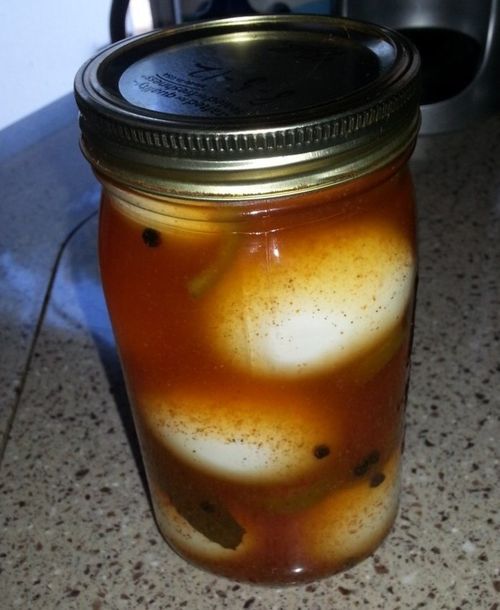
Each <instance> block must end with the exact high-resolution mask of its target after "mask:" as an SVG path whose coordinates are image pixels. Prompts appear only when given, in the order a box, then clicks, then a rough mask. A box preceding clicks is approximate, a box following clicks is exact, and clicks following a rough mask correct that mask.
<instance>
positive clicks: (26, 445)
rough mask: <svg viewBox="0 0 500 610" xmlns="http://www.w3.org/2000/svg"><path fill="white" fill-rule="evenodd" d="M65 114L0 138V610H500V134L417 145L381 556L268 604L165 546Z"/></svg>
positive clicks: (88, 187)
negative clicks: (406, 321)
mask: <svg viewBox="0 0 500 610" xmlns="http://www.w3.org/2000/svg"><path fill="white" fill-rule="evenodd" d="M77 138H78V135H77V125H76V114H75V110H74V107H73V106H72V104H71V102H70V101H69V99H65V100H63V101H62V102H61V103H60V104H59V105H56V106H55V107H53V108H52V109H48V110H45V111H42V112H40V113H38V115H37V116H35V117H31V118H30V119H27V120H26V121H25V122H23V123H22V124H20V125H17V126H15V128H9V129H8V130H6V131H4V132H2V133H1V134H0V158H1V159H0V161H1V163H0V189H1V192H2V195H1V204H0V205H1V207H0V215H1V222H0V243H1V251H0V278H1V285H2V288H1V292H0V342H1V352H0V399H1V404H0V435H1V438H2V446H1V448H2V453H1V458H2V462H1V470H0V607H1V608H2V609H3V608H5V609H8V610H10V609H12V608H22V609H23V610H25V609H39V608H40V609H42V608H43V609H48V610H51V609H55V608H62V609H73V608H89V609H91V610H101V609H108V608H109V609H115V608H116V609H122V608H123V609H128V608H131V609H135V608H151V609H153V608H154V609H162V610H163V609H167V608H187V609H188V610H191V609H193V610H195V609H196V610H197V609H201V610H210V609H219V608H228V609H230V610H237V609H251V610H299V609H300V610H323V609H325V610H336V609H340V610H350V609H351V608H369V609H384V610H403V609H417V608H431V609H433V608H436V609H446V610H455V609H460V610H469V609H470V610H481V609H485V610H496V609H497V608H500V573H499V560H500V531H499V530H500V523H499V518H498V510H499V508H500V496H499V444H500V426H499V394H500V392H499V390H500V323H499V317H500V316H499V312H500V119H499V118H493V119H491V120H489V121H487V122H486V123H485V124H484V125H483V126H482V127H481V128H476V129H475V130H467V131H464V132H462V133H456V134H451V135H442V136H433V137H425V138H421V140H420V141H419V143H418V146H417V150H416V153H415V155H414V157H413V160H412V166H413V170H414V176H415V182H416V189H417V195H418V200H419V210H420V212H419V214H420V248H421V266H420V287H419V295H418V305H417V325H416V335H415V344H414V355H413V376H412V382H411V388H410V395H409V406H408V431H407V445H406V453H405V466H404V477H403V484H404V485H403V495H402V504H401V510H400V513H399V517H398V519H397V522H396V525H395V527H394V529H393V531H392V533H391V534H390V535H389V537H388V538H387V540H386V541H385V542H384V544H383V545H382V547H381V548H380V549H379V550H378V551H377V552H376V554H375V555H374V556H372V557H371V558H369V559H367V560H365V561H364V562H363V563H361V564H360V565H359V566H357V567H355V568H354V569H352V570H350V571H349V572H346V573H343V574H341V575H338V576H335V577H332V578H329V579H326V580H323V581H320V582H317V583H314V584H310V585H304V586H300V587H291V588H286V589H265V588H260V587H252V586H249V585H241V584H237V583H234V582H230V581H228V580H225V579H219V578H216V577H214V576H211V575H210V574H206V573H204V572H201V571H199V570H197V569H195V568H193V567H191V566H190V565H188V564H186V563H185V562H184V561H183V560H181V559H179V558H178V557H177V556H176V555H175V554H174V553H173V552H172V551H171V550H170V549H169V547H168V546H167V545H166V544H165V543H164V542H163V540H162V538H161V537H160V534H159V533H158V530H157V528H156V526H155V523H154V521H153V517H152V514H151V509H150V506H149V504H148V500H147V496H146V494H145V490H144V477H143V472H142V469H141V466H140V460H139V458H138V449H137V442H136V438H135V436H134V432H133V427H132V423H131V417H130V413H129V410H128V406H127V402H126V398H125V395H124V389H123V382H122V378H121V375H120V372H119V367H118V364H117V359H116V356H115V352H114V346H113V339H112V336H111V333H110V329H109V323H108V318H107V315H106V311H105V308H104V304H103V300H102V296H101V292H100V288H99V283H98V276H97V268H96V255H95V238H96V220H97V219H96V210H97V198H98V192H97V188H96V185H95V183H94V181H93V178H92V176H91V174H90V171H89V169H88V167H87V166H86V163H85V161H84V160H83V159H82V158H81V156H80V153H79V150H78V146H77Z"/></svg>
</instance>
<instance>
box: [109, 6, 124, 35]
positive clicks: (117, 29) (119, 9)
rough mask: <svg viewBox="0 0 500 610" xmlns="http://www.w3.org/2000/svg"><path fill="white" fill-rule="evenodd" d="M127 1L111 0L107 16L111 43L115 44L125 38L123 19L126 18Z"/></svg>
mask: <svg viewBox="0 0 500 610" xmlns="http://www.w3.org/2000/svg"><path fill="white" fill-rule="evenodd" d="M128 4H129V0H113V2H112V3H111V12H110V14H109V34H110V37H111V42H117V41H118V40H122V39H123V38H125V37H126V36H127V33H126V31H125V18H126V16H127V9H128Z"/></svg>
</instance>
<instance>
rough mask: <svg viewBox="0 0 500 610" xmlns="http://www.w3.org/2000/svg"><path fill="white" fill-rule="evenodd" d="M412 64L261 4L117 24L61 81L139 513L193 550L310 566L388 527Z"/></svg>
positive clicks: (404, 291) (381, 38)
mask: <svg viewBox="0 0 500 610" xmlns="http://www.w3.org/2000/svg"><path fill="white" fill-rule="evenodd" d="M418 72H419V62H418V57H417V56H416V53H415V50H414V49H413V47H412V46H411V44H410V43H409V42H407V41H406V40H405V39H404V38H403V37H401V36H400V35H398V34H397V33H395V32H390V31H388V30H386V29H383V28H379V27H376V26H373V25H369V24H361V23H356V22H353V21H348V20H340V19H333V18H325V17H304V16H301V17H297V16H279V17H248V18H237V19H228V20H219V21H213V22H204V23H203V22H201V23H198V24H194V25H193V24H191V25H186V26H181V27H177V28H174V29H170V30H164V31H159V32H155V33H151V34H148V35H145V36H141V37H137V38H134V39H130V40H126V41H124V42H121V43H118V44H116V45H113V46H111V47H109V48H108V49H106V50H104V51H103V52H101V53H100V54H99V55H98V56H96V57H95V58H93V59H92V60H90V61H89V62H88V63H87V64H86V65H84V66H83V67H82V69H81V70H80V72H79V74H78V75H77V79H76V97H77V101H78V104H79V107H80V111H81V127H82V148H83V151H84V154H85V155H86V157H87V158H88V159H89V161H90V162H91V164H92V166H93V168H94V170H95V173H96V175H97V177H98V178H99V180H100V181H101V183H102V185H103V198H102V207H101V216H100V265H101V272H102V282H103V288H104V292H105V296H106V300H107V304H108V308H109V312H110V316H111V321H112V325H113V329H114V333H115V337H116V342H117V347H118V350H119V353H120V358H121V362H122V366H123V370H124V375H125V379H126V382H127V388H128V393H129V398H130V401H131V404H132V408H133V412H134V418H135V422H136V426H137V430H138V435H139V439H140V443H141V449H142V453H143V457H144V461H145V466H146V471H147V476H148V481H149V485H150V491H151V498H152V502H153V506H154V512H155V516H156V520H157V523H158V526H159V529H160V531H161V532H162V534H163V535H164V537H165V538H166V540H167V541H168V542H169V543H170V544H171V546H172V547H173V548H174V549H175V550H176V551H177V552H178V553H179V554H180V555H182V556H183V557H185V558H186V559H188V560H189V561H191V562H192V563H194V564H196V565H198V566H201V567H203V568H206V569H208V570H210V571H213V572H215V573H218V574H222V575H224V576H229V577H232V578H235V579H238V580H245V581H251V582H256V583H269V584H285V583H295V582H302V581H307V580H312V579H315V578H318V577H322V576H326V575H329V574H332V573H335V572H337V571H339V570H342V569H345V568H347V567H349V566H351V565H353V564H354V563H356V562H358V561H360V560H361V559H363V558H364V557H366V556H368V555H369V554H370V553H372V552H373V551H374V549H375V548H376V547H377V546H378V545H379V544H380V542H381V541H382V540H383V538H384V537H385V536H386V535H387V533H388V531H389V530H390V528H391V526H392V523H393V521H394V519H395V516H396V512H397V506H398V498H399V482H400V474H399V473H400V461H401V451H402V441H403V427H404V408H405V399H406V387H407V382H408V362H409V352H410V347H411V334H412V324H413V304H414V288H415V277H416V245H415V219H414V200H413V189H412V183H411V177H410V174H409V170H408V167H407V160H408V157H409V155H410V154H411V151H412V148H413V145H414V141H415V137H416V134H417V130H418V125H419V110H418Z"/></svg>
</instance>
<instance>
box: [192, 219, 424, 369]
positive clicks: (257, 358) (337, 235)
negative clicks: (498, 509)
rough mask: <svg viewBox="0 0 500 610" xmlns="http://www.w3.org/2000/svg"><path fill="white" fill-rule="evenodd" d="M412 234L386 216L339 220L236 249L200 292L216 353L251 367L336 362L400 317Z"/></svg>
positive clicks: (410, 273) (409, 279)
mask: <svg viewBox="0 0 500 610" xmlns="http://www.w3.org/2000/svg"><path fill="white" fill-rule="evenodd" d="M414 275H415V270H414V256H413V252H412V247H411V244H410V243H409V242H408V241H407V240H406V239H405V238H404V236H402V235H401V234H400V233H398V232H397V230H396V229H395V228H394V227H393V226H392V225H390V224H374V223H372V224H368V225H366V226H361V227H358V226H355V225H351V224H348V225H346V226H341V227H340V228H338V229H336V231H335V232H333V233H326V232H325V231H323V232H318V233H314V232H311V233H310V234H307V233H304V235H301V236H300V237H298V238H297V239H294V240H289V241H288V242H287V241H286V236H285V237H281V236H280V234H279V232H278V233H277V234H276V235H274V236H266V238H265V240H264V239H263V241H262V242H261V243H260V244H259V245H255V246H254V249H253V251H252V253H251V256H248V253H245V251H244V250H242V251H241V252H240V253H239V254H236V255H235V260H234V261H233V262H232V264H231V266H230V268H229V269H228V270H226V272H225V273H224V274H223V275H222V276H221V277H220V278H218V281H217V282H216V283H215V285H214V286H212V287H211V289H210V290H209V291H207V294H206V295H205V297H204V298H205V326H206V331H207V335H208V337H207V340H208V341H211V342H212V343H213V345H214V347H215V349H216V350H218V352H219V355H220V357H221V358H222V359H223V360H226V361H229V362H231V363H232V364H233V365H236V366H239V367H242V368H245V369H246V370H249V371H251V372H258V373H265V374H279V375H294V376H295V375H297V374H299V375H304V374H310V373H316V372H321V371H324V370H325V369H328V368H331V367H333V366H337V365H339V364H344V363H345V362H347V361H349V359H351V358H353V357H355V356H356V355H358V354H360V353H363V352H364V351H366V350H368V349H370V348H371V347H372V346H373V345H374V344H375V343H376V342H377V341H378V340H380V338H381V337H383V336H384V335H385V334H386V333H387V332H389V331H390V330H391V329H392V328H393V327H394V326H395V325H396V324H397V323H398V322H400V321H401V319H402V317H403V315H404V313H405V310H406V308H407V306H408V303H409V300H410V296H411V293H412V288H413V282H414Z"/></svg>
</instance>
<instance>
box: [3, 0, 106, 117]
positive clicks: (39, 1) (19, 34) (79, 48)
mask: <svg viewBox="0 0 500 610" xmlns="http://www.w3.org/2000/svg"><path fill="white" fill-rule="evenodd" d="M110 5H111V0H85V1H83V2H81V1H78V0H0V23H1V24H2V33H1V35H0V58H1V62H2V70H1V76H0V129H3V128H4V127H6V126H8V125H10V124H12V123H14V122H15V121H17V120H19V119H21V118H23V117H24V116H26V115H28V114H30V113H31V112H34V111H35V110H38V109H39V108H41V107H43V106H45V105H47V104H49V103H51V102H53V101H54V100H56V99H58V98H60V97H61V96H63V95H65V94H67V93H69V92H71V90H72V88H73V78H74V75H75V72H76V71H77V69H78V68H79V66H80V65H81V64H82V63H83V62H84V61H85V60H86V59H87V58H88V57H89V56H91V55H92V54H93V53H95V52H96V51H97V50H98V49H99V48H100V47H102V46H104V45H106V44H107V43H108V40H109V36H108V19H109V9H110Z"/></svg>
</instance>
